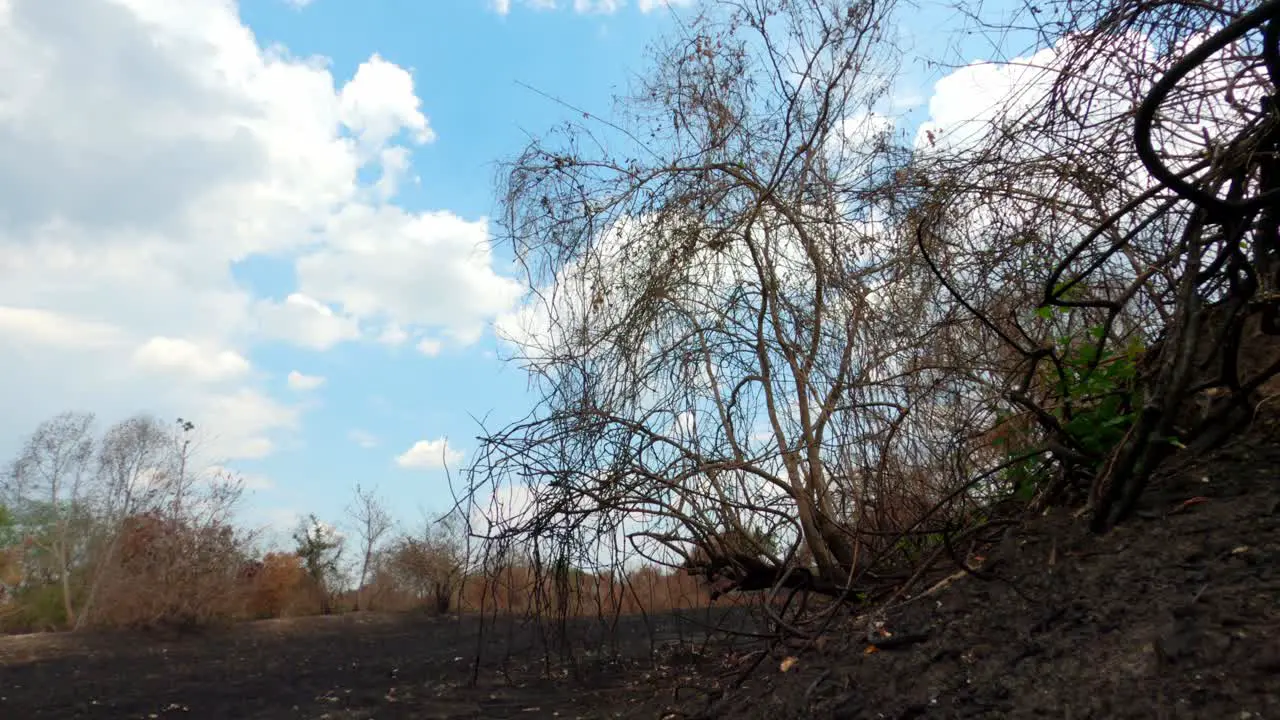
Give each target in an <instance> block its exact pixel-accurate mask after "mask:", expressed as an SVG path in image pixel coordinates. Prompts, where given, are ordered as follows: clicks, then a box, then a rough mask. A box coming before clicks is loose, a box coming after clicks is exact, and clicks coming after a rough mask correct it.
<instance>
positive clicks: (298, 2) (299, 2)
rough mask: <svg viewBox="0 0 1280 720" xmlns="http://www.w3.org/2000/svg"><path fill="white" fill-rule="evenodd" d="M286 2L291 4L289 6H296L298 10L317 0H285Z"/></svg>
mask: <svg viewBox="0 0 1280 720" xmlns="http://www.w3.org/2000/svg"><path fill="white" fill-rule="evenodd" d="M284 2H285V4H286V5H289V6H291V7H294V8H296V9H298V10H301V9H302V8H304V7H306V6H308V5H310V4H311V3H313V2H315V0H284Z"/></svg>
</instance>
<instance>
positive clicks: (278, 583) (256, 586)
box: [245, 552, 312, 618]
mask: <svg viewBox="0 0 1280 720" xmlns="http://www.w3.org/2000/svg"><path fill="white" fill-rule="evenodd" d="M306 581H307V571H306V569H305V568H303V566H302V558H300V557H298V556H297V555H296V554H294V553H279V552H273V553H267V554H266V556H264V557H263V558H262V560H260V561H258V562H257V563H255V566H254V570H253V573H252V576H251V577H250V578H247V583H246V585H247V587H246V594H247V598H246V602H245V613H246V615H248V616H249V617H251V618H274V617H282V616H284V615H291V614H302V613H301V612H300V611H303V610H307V609H310V605H311V604H312V603H311V602H310V600H311V598H310V597H309V596H307V594H306V593H305V588H306Z"/></svg>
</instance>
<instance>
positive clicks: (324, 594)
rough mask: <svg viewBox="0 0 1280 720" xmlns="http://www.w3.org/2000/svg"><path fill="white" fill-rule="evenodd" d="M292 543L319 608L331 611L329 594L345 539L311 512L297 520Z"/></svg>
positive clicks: (331, 594) (330, 595)
mask: <svg viewBox="0 0 1280 720" xmlns="http://www.w3.org/2000/svg"><path fill="white" fill-rule="evenodd" d="M293 542H294V545H295V548H296V551H297V553H298V557H300V558H302V563H303V565H304V566H305V567H306V570H307V576H308V577H309V578H310V579H311V582H312V584H313V586H314V587H315V589H316V592H318V593H319V596H320V610H321V612H323V613H324V614H325V615H328V614H329V613H331V612H333V597H332V596H333V591H334V589H335V588H336V584H337V578H338V574H339V567H338V563H339V561H340V560H341V558H342V550H343V547H344V545H345V539H344V538H343V537H342V535H340V534H339V533H338V531H337V530H336V529H335V528H334V527H333V526H331V525H328V524H326V523H323V522H321V521H320V519H319V518H317V517H316V516H315V515H314V514H313V515H308V516H307V517H306V518H304V519H303V520H301V521H300V522H299V523H298V527H297V528H296V529H295V530H294V532H293Z"/></svg>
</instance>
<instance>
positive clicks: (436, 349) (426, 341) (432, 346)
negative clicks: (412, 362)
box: [417, 338, 444, 357]
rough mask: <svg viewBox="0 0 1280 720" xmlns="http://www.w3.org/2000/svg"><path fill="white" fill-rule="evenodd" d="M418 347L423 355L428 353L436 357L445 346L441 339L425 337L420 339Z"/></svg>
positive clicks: (429, 355)
mask: <svg viewBox="0 0 1280 720" xmlns="http://www.w3.org/2000/svg"><path fill="white" fill-rule="evenodd" d="M417 348H418V352H420V353H422V354H423V355H426V356H427V357H435V356H437V355H439V354H440V350H442V349H443V348H444V343H441V342H440V341H439V340H434V339H432V338H423V339H422V340H420V341H418V345H417Z"/></svg>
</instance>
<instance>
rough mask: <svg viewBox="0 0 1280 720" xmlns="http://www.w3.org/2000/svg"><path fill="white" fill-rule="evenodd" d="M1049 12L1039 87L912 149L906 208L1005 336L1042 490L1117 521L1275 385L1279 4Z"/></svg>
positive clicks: (1014, 396)
mask: <svg viewBox="0 0 1280 720" xmlns="http://www.w3.org/2000/svg"><path fill="white" fill-rule="evenodd" d="M1033 12H1034V13H1035V15H1036V18H1037V19H1038V21H1039V22H1041V23H1042V25H1041V27H1043V28H1045V30H1046V35H1047V36H1048V37H1049V38H1051V39H1052V40H1054V41H1055V42H1054V43H1053V44H1052V46H1051V47H1046V48H1044V49H1043V50H1041V51H1040V52H1038V53H1036V54H1035V55H1034V56H1031V60H1029V61H1026V63H1025V64H1026V66H1027V68H1028V70H1029V71H1030V73H1029V75H1030V78H1029V80H1031V82H1028V83H1027V84H1028V85H1029V86H1031V87H1033V88H1034V90H1033V91H1032V92H1029V93H1025V94H1024V95H1023V96H1022V97H1020V98H1018V99H1017V100H1016V101H1015V103H1014V105H1013V106H1011V107H1006V108H1002V109H1001V112H997V113H995V117H994V119H993V120H992V122H991V125H990V127H989V128H987V129H986V132H985V133H981V134H980V136H979V140H978V141H977V142H975V143H972V144H968V145H965V146H959V147H954V148H952V150H953V151H952V152H945V151H943V152H939V153H934V154H933V156H932V157H930V158H928V159H927V161H922V162H920V163H918V166H917V168H916V169H915V172H914V174H913V177H914V178H916V179H917V183H918V184H917V187H919V188H920V189H921V190H922V191H923V192H922V193H921V196H920V197H921V200H920V202H919V203H918V204H917V205H916V206H915V208H913V210H914V211H915V213H916V218H915V220H914V221H913V222H912V226H913V227H914V228H915V229H914V231H913V233H914V236H915V238H916V240H917V243H918V246H919V249H920V251H921V253H922V255H924V256H925V259H926V261H927V262H928V263H929V264H930V266H931V268H932V270H933V271H934V272H935V273H936V275H937V276H938V277H939V279H940V280H941V281H942V282H943V283H944V284H945V285H946V286H947V289H948V291H949V293H950V295H951V296H952V297H951V299H950V302H953V303H957V304H959V305H961V306H963V307H964V309H965V311H966V314H969V315H970V317H973V318H976V319H977V320H978V321H979V326H980V330H979V331H978V332H977V333H976V334H975V337H980V336H983V335H985V339H983V340H977V341H976V342H979V343H980V344H983V345H985V346H986V347H991V348H996V347H1003V348H1004V349H1005V350H1007V351H1009V352H1008V353H1007V355H1006V357H1007V358H1009V360H1010V362H1009V363H1008V364H1007V365H1006V372H1005V373H1004V378H1003V382H1004V387H1003V389H1002V397H1003V399H1004V400H1006V401H1007V402H1008V403H1009V404H1010V405H1011V406H1012V408H1013V409H1014V410H1015V412H1018V413H1021V414H1022V415H1024V416H1025V417H1026V418H1027V419H1029V420H1030V421H1031V423H1030V424H1031V426H1033V427H1034V430H1032V431H1031V432H1030V436H1031V438H1032V441H1031V442H1028V443H1027V446H1028V447H1036V446H1038V447H1039V449H1041V450H1047V451H1048V452H1049V453H1050V454H1051V457H1052V458H1053V461H1054V463H1055V464H1056V465H1057V466H1058V467H1060V468H1064V469H1065V472H1063V473H1060V474H1059V475H1058V476H1057V480H1056V481H1054V482H1051V483H1048V484H1047V487H1046V492H1045V499H1046V500H1047V499H1051V498H1052V497H1053V496H1054V493H1055V492H1056V491H1058V490H1061V489H1064V488H1065V489H1070V488H1071V486H1076V488H1075V489H1076V491H1077V494H1087V500H1088V504H1089V505H1090V506H1091V507H1092V510H1093V522H1092V525H1093V528H1094V529H1095V530H1099V531H1102V530H1106V529H1108V528H1110V527H1111V526H1113V525H1114V524H1115V523H1116V522H1119V521H1121V520H1123V519H1124V518H1126V517H1127V516H1128V515H1129V514H1130V513H1131V512H1132V511H1133V509H1134V507H1135V505H1136V502H1137V499H1138V497H1139V495H1140V494H1141V493H1142V491H1143V490H1144V489H1145V487H1146V483H1147V479H1148V478H1149V477H1150V476H1151V474H1152V473H1153V472H1154V471H1155V470H1156V469H1157V468H1158V467H1159V466H1160V465H1161V464H1162V463H1164V462H1165V461H1166V460H1167V459H1168V458H1170V457H1172V456H1173V455H1175V454H1176V453H1178V452H1179V451H1180V450H1181V449H1182V448H1190V449H1192V450H1197V449H1204V448H1210V447H1214V446H1215V445H1217V444H1219V443H1221V442H1222V441H1223V440H1224V439H1226V438H1228V437H1229V436H1230V435H1231V434H1232V433H1234V432H1236V431H1238V430H1239V429H1240V427H1241V426H1242V425H1243V424H1244V423H1246V422H1248V420H1249V419H1251V418H1252V417H1253V416H1254V415H1255V414H1256V411H1257V408H1258V407H1259V406H1260V404H1261V403H1262V402H1263V400H1264V397H1265V396H1267V395H1268V394H1269V393H1272V392H1275V385H1276V383H1275V381H1274V378H1275V377H1276V375H1277V371H1280V359H1277V358H1276V348H1277V346H1278V345H1280V343H1277V341H1276V339H1275V336H1276V335H1277V334H1280V321H1277V317H1280V310H1278V308H1280V303H1278V302H1277V299H1276V297H1277V296H1276V289H1277V287H1280V261H1278V260H1277V258H1278V257H1280V245H1278V243H1277V240H1276V238H1277V233H1278V231H1277V229H1276V228H1277V223H1278V222H1280V220H1278V219H1277V214H1276V212H1275V211H1274V208H1275V207H1276V204H1275V196H1276V194H1277V193H1280V189H1277V180H1276V176H1275V172H1274V169H1273V167H1272V166H1273V165H1274V162H1275V159H1274V158H1275V152H1276V150H1275V148H1276V143H1277V141H1278V138H1280V135H1278V133H1280V131H1278V130H1277V127H1280V114H1278V110H1277V107H1276V103H1275V102H1274V97H1275V92H1276V89H1277V87H1280V61H1277V60H1276V57H1277V55H1276V49H1275V42H1276V37H1278V36H1280V35H1277V32H1280V31H1278V30H1277V28H1280V20H1277V16H1278V15H1280V5H1277V4H1276V3H1275V2H1269V3H1262V4H1258V3H1255V2H1246V1H1244V0H1221V1H1219V2H1209V3H1203V2H1178V1H1175V2H1167V3H1157V4H1154V5H1153V4H1148V3H1142V2H1133V1H1130V0H1120V1H1114V0H1106V1H1101V0H1100V1H1098V2H1085V3H1065V2H1064V3H1038V4H1037V7H1036V8H1034V10H1033ZM1046 45H1047V43H1046ZM992 278H995V279H997V280H998V281H997V282H994V283H993V282H991V279H992ZM1267 388H1270V390H1268V389H1267ZM1202 393H1212V394H1213V395H1214V397H1217V398H1220V401H1217V402H1214V403H1212V404H1209V403H1204V402H1199V403H1197V398H1198V397H1200V396H1201V394H1202ZM1197 404H1199V405H1200V406H1201V408H1203V409H1202V410H1199V411H1197V410H1194V408H1195V406H1196V405H1197Z"/></svg>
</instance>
